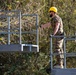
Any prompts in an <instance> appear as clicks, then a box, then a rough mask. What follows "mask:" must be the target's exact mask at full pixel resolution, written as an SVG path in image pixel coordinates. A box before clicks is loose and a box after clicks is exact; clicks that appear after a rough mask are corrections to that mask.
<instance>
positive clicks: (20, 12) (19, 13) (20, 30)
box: [19, 11, 22, 44]
mask: <svg viewBox="0 0 76 75" xmlns="http://www.w3.org/2000/svg"><path fill="white" fill-rule="evenodd" d="M21 33H22V32H21V12H20V11H19V44H21V43H22V41H21Z"/></svg>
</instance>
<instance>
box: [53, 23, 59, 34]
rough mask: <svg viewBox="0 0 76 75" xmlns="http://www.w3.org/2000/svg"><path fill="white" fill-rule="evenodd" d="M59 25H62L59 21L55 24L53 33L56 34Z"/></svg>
mask: <svg viewBox="0 0 76 75" xmlns="http://www.w3.org/2000/svg"><path fill="white" fill-rule="evenodd" d="M59 26H60V23H59V22H57V23H56V25H55V29H54V32H53V35H56V33H57V32H58V29H59Z"/></svg>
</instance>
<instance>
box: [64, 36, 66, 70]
mask: <svg viewBox="0 0 76 75" xmlns="http://www.w3.org/2000/svg"><path fill="white" fill-rule="evenodd" d="M64 68H65V69H66V38H65V37H64Z"/></svg>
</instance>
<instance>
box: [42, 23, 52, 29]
mask: <svg viewBox="0 0 76 75" xmlns="http://www.w3.org/2000/svg"><path fill="white" fill-rule="evenodd" d="M50 26H51V23H50V22H48V23H46V24H43V25H41V28H46V27H47V28H49V27H50Z"/></svg>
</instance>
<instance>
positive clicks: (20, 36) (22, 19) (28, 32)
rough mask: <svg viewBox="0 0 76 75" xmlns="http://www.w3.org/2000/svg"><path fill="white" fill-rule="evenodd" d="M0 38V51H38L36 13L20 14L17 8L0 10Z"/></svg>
mask: <svg viewBox="0 0 76 75" xmlns="http://www.w3.org/2000/svg"><path fill="white" fill-rule="evenodd" d="M32 20H34V22H35V23H34V22H33V24H34V25H32V24H31V21H32ZM28 21H29V22H30V24H29V23H28ZM30 27H32V29H30ZM27 36H28V37H27ZM27 39H28V41H27ZM29 39H30V40H31V41H29ZM1 40H2V43H0V52H12V51H14V52H16V51H18V52H39V33H38V15H37V14H31V15H28V14H21V11H19V10H11V11H2V10H0V42H1ZM24 40H25V41H24ZM33 40H34V41H33Z"/></svg>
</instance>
